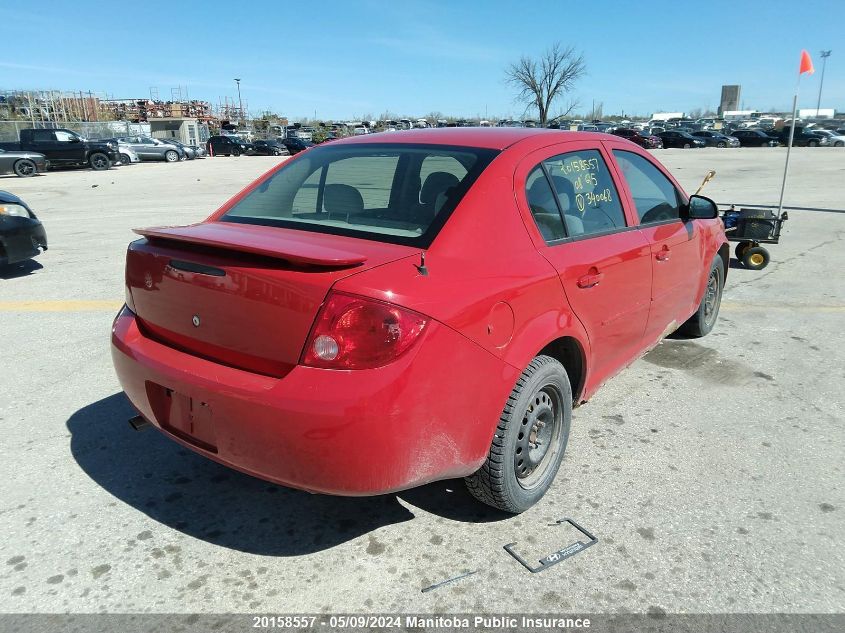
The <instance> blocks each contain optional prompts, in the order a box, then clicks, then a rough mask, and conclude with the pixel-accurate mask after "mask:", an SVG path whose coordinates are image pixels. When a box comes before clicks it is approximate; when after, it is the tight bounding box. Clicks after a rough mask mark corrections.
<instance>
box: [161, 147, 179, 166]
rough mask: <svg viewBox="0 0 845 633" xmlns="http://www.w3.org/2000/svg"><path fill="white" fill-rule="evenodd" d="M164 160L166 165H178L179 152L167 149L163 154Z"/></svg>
mask: <svg viewBox="0 0 845 633" xmlns="http://www.w3.org/2000/svg"><path fill="white" fill-rule="evenodd" d="M164 160H166V161H167V162H168V163H178V162H179V152H177V151H176V150H175V149H169V150H167V151H166V152H164Z"/></svg>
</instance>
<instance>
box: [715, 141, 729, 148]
mask: <svg viewBox="0 0 845 633" xmlns="http://www.w3.org/2000/svg"><path fill="white" fill-rule="evenodd" d="M716 147H727V144H726V143H725V142H724V141H719V142H718V143H716Z"/></svg>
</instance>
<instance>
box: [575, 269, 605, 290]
mask: <svg viewBox="0 0 845 633" xmlns="http://www.w3.org/2000/svg"><path fill="white" fill-rule="evenodd" d="M603 277H604V273H600V272H598V271H596V272H592V271H591V272H590V273H589V274H587V275H584V276H583V277H581V278H580V279H579V280H578V287H579V288H592V287H593V286H597V285H598V283H599V282H600V281H601V280H602V278H603Z"/></svg>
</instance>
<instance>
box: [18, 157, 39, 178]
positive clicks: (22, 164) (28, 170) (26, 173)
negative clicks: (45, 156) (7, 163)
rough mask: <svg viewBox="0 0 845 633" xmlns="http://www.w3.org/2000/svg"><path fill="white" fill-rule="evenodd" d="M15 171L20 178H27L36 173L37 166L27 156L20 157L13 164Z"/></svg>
mask: <svg viewBox="0 0 845 633" xmlns="http://www.w3.org/2000/svg"><path fill="white" fill-rule="evenodd" d="M14 169H15V173H16V174H17V175H18V176H20V177H21V178H29V177H30V176H34V175H35V174H37V173H38V167H36V166H35V163H34V162H33V161H31V160H29V159H28V158H21V159H20V160H19V161H17V162H16V163H15V165H14Z"/></svg>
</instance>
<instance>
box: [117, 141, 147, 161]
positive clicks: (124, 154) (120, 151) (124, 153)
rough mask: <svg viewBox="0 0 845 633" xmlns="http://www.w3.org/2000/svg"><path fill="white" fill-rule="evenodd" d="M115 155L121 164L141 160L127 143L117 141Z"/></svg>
mask: <svg viewBox="0 0 845 633" xmlns="http://www.w3.org/2000/svg"><path fill="white" fill-rule="evenodd" d="M117 155H118V156H119V157H120V163H121V164H122V165H131V164H132V163H140V162H141V157H140V156H138V154H137V152H136V151H135V150H134V149H132V146H131V145H129V144H128V143H121V142H120V141H118V142H117Z"/></svg>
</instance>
